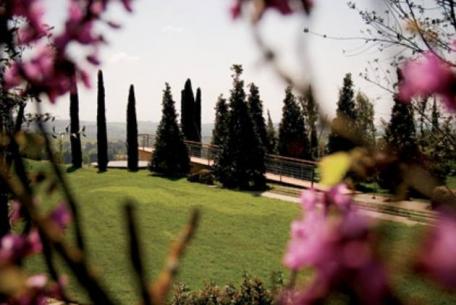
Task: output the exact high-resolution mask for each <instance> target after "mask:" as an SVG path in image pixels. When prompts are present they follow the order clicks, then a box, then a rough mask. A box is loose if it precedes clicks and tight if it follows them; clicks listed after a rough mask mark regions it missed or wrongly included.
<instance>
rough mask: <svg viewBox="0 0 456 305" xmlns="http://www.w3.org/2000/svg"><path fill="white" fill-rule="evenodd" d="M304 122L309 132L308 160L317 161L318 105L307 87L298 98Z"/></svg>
mask: <svg viewBox="0 0 456 305" xmlns="http://www.w3.org/2000/svg"><path fill="white" fill-rule="evenodd" d="M300 102H301V107H302V112H303V116H304V122H305V123H306V129H307V130H308V132H309V146H310V148H309V150H310V158H311V159H312V160H317V159H318V158H319V157H320V153H319V143H318V142H319V141H318V131H317V124H318V121H319V113H318V105H317V103H316V102H315V98H314V96H313V91H312V87H311V86H309V87H308V88H307V90H306V93H305V95H304V96H303V97H300Z"/></svg>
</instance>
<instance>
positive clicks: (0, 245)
mask: <svg viewBox="0 0 456 305" xmlns="http://www.w3.org/2000/svg"><path fill="white" fill-rule="evenodd" d="M41 250H42V245H41V240H40V238H39V234H38V232H37V231H36V230H33V231H31V232H30V233H29V234H28V235H26V236H23V235H18V234H13V233H10V234H7V235H5V236H4V237H3V238H2V239H1V241H0V262H15V261H18V260H21V259H23V258H24V257H26V256H30V255H33V254H37V253H39V252H41Z"/></svg>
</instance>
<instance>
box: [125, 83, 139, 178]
mask: <svg viewBox="0 0 456 305" xmlns="http://www.w3.org/2000/svg"><path fill="white" fill-rule="evenodd" d="M127 153H128V170H129V171H137V170H138V122H137V120H136V99H135V88H134V86H133V85H131V86H130V92H129V94H128V105H127Z"/></svg>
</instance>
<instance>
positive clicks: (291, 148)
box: [278, 87, 310, 159]
mask: <svg viewBox="0 0 456 305" xmlns="http://www.w3.org/2000/svg"><path fill="white" fill-rule="evenodd" d="M283 103H284V105H283V108H282V120H281V122H280V125H279V143H278V152H279V154H280V155H281V156H285V157H293V158H301V159H308V158H309V157H310V151H309V139H308V137H307V131H306V127H305V122H304V117H303V116H302V113H301V110H300V109H299V106H298V103H297V102H296V97H295V96H294V94H293V92H292V91H291V87H287V88H286V90H285V99H284V101H283Z"/></svg>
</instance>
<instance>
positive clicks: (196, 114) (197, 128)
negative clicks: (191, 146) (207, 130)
mask: <svg viewBox="0 0 456 305" xmlns="http://www.w3.org/2000/svg"><path fill="white" fill-rule="evenodd" d="M193 128H194V140H193V141H196V142H201V89H200V88H198V89H196V97H195V105H194V109H193Z"/></svg>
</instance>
